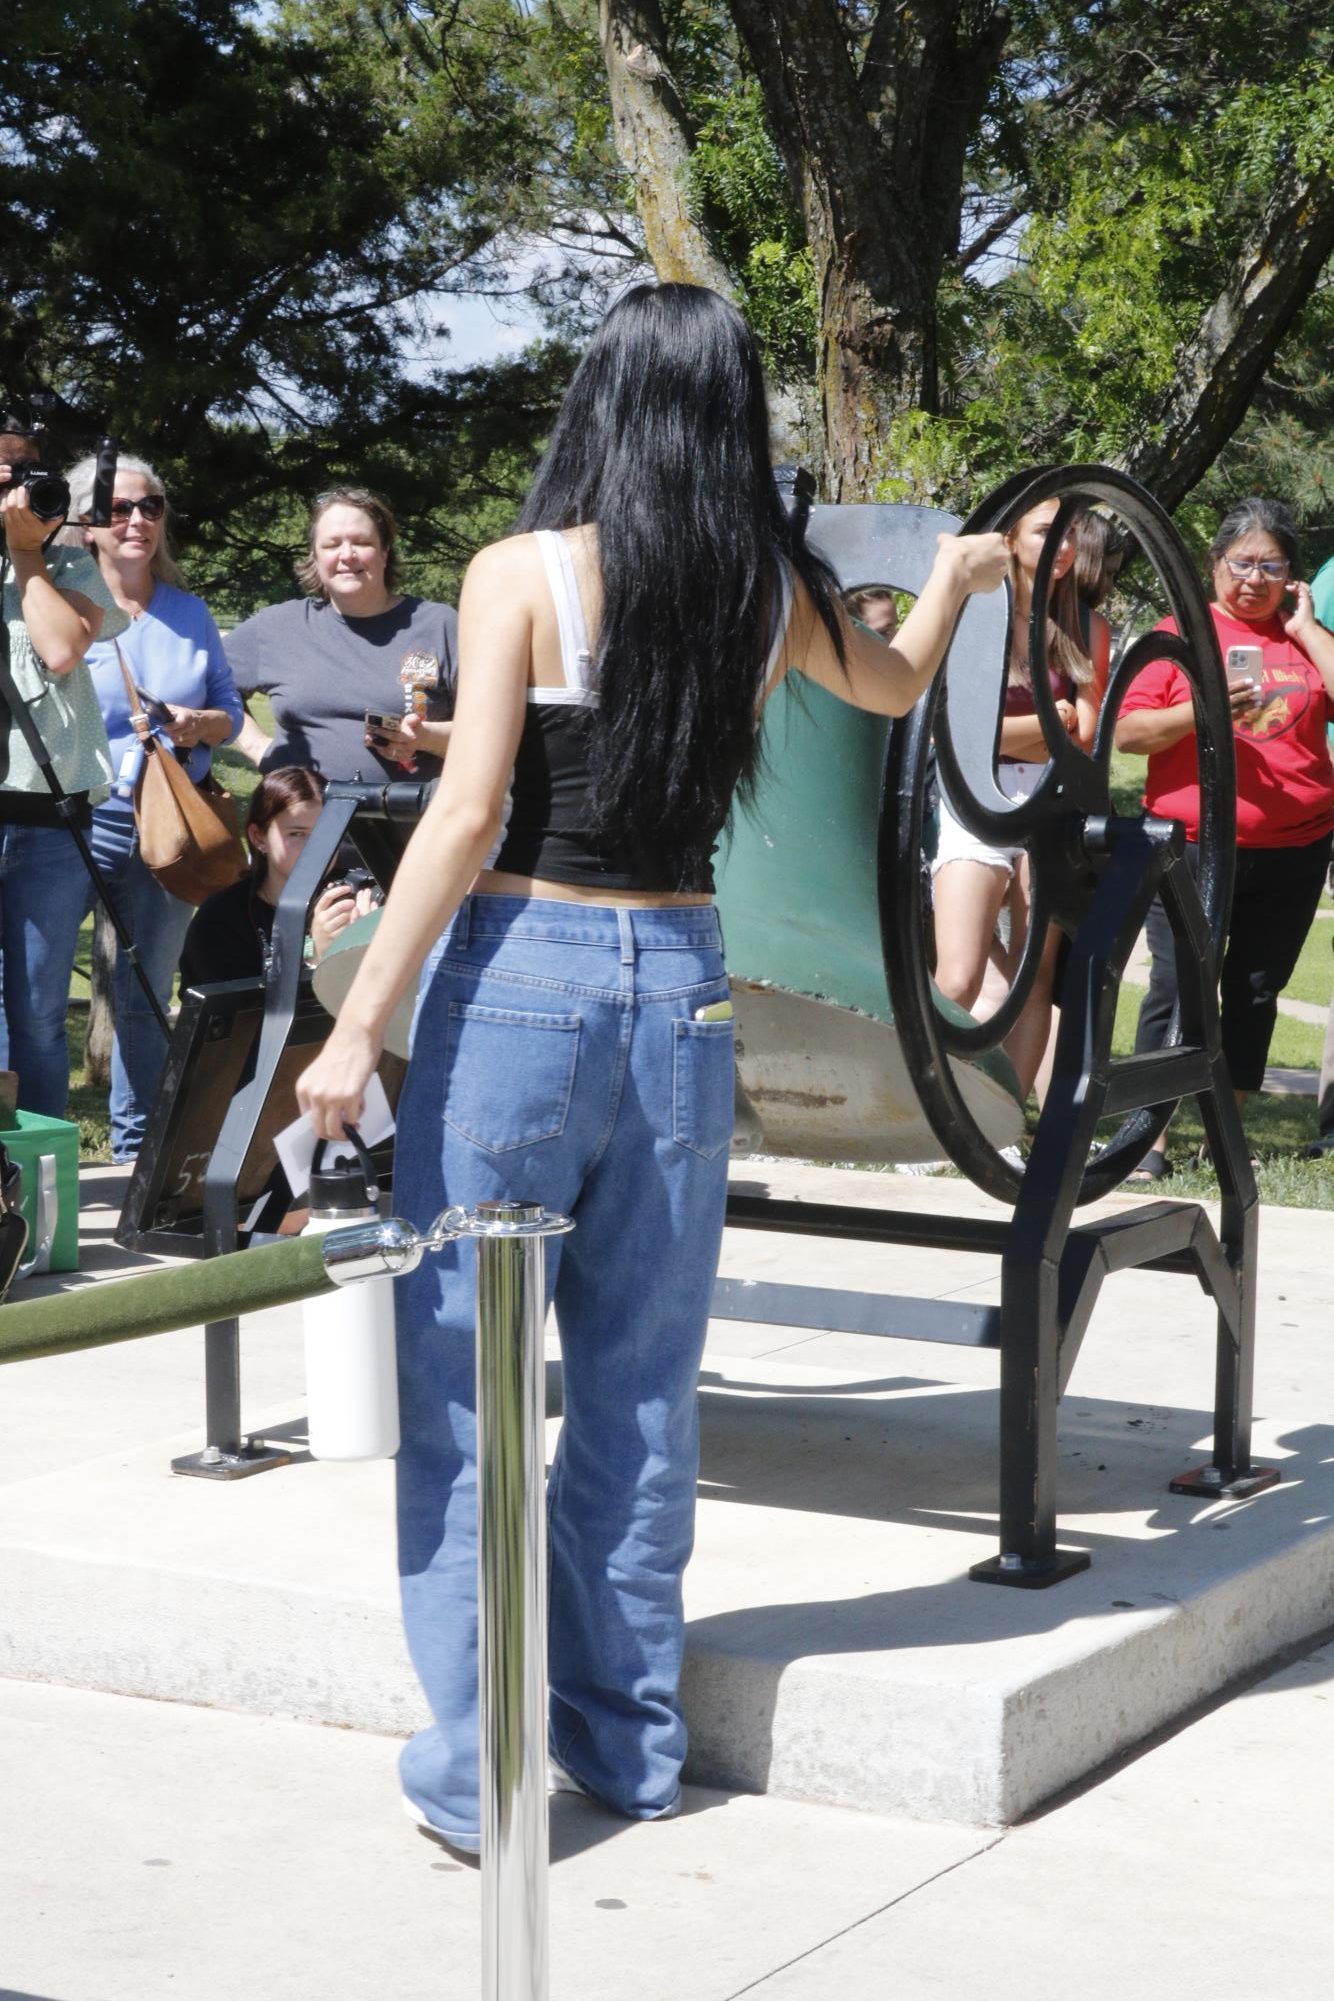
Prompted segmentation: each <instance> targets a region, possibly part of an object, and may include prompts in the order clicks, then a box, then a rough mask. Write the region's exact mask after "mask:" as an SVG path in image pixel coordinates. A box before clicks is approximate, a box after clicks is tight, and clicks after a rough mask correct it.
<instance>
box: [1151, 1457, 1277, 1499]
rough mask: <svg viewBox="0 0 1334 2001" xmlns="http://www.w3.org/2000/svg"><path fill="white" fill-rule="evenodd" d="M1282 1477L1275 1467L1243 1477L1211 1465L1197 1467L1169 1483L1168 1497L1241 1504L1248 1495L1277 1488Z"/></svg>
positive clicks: (1259, 1468) (1255, 1469) (1256, 1469)
mask: <svg viewBox="0 0 1334 2001" xmlns="http://www.w3.org/2000/svg"><path fill="white" fill-rule="evenodd" d="M1282 1478H1283V1475H1282V1474H1281V1473H1280V1472H1279V1470H1278V1468H1277V1466H1251V1467H1248V1468H1247V1470H1246V1472H1244V1473H1228V1472H1227V1471H1225V1469H1224V1468H1223V1467H1221V1466H1214V1465H1212V1464H1210V1465H1207V1466H1196V1467H1194V1468H1193V1469H1192V1471H1191V1472H1189V1473H1180V1474H1178V1475H1177V1477H1176V1479H1175V1480H1169V1481H1168V1483H1167V1491H1168V1492H1169V1493H1170V1494H1194V1495H1196V1496H1197V1497H1198V1498H1199V1499H1200V1500H1203V1501H1244V1500H1245V1499H1246V1497H1247V1495H1248V1494H1261V1493H1263V1492H1264V1490H1265V1488H1266V1487H1276V1486H1277V1485H1278V1483H1279V1481H1280V1480H1281V1479H1282Z"/></svg>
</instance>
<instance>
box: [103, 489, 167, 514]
mask: <svg viewBox="0 0 1334 2001" xmlns="http://www.w3.org/2000/svg"><path fill="white" fill-rule="evenodd" d="M166 511H167V503H166V501H165V500H164V499H163V498H162V495H161V494H160V493H146V494H145V495H144V497H143V499H142V500H113V501H112V503H111V518H112V520H113V521H129V520H130V519H131V518H132V517H133V515H134V514H135V513H136V512H138V513H140V514H142V515H143V517H144V520H145V521H160V520H161V519H162V517H163V515H164V514H165V513H166Z"/></svg>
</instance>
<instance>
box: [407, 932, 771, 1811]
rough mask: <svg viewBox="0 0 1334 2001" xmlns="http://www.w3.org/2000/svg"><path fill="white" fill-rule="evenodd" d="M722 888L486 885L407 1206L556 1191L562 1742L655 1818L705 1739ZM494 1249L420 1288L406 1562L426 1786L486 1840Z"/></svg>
mask: <svg viewBox="0 0 1334 2001" xmlns="http://www.w3.org/2000/svg"><path fill="white" fill-rule="evenodd" d="M726 998H727V981H726V975H725V973H724V970H723V960H722V951H721V945H720V936H719V930H718V920H717V915H716V913H715V911H714V910H713V908H712V907H711V906H707V905H704V906H692V907H685V906H678V907H676V908H668V909H663V908H658V909H645V910H633V911H632V910H616V909H614V908H611V907H608V906H596V907H590V906H587V905H575V904H565V903H556V902H551V901H533V902H527V901H524V900H523V899H521V898H518V897H506V896H478V897H470V898H469V899H468V900H467V901H466V902H465V903H464V905H463V907H462V909H461V910H460V912H459V914H458V916H457V918H456V919H455V921H454V925H453V927H452V929H451V930H450V931H448V932H447V933H446V934H445V936H444V938H443V939H442V940H441V942H440V944H439V945H438V946H437V947H436V950H435V953H434V955H433V957H432V959H431V960H430V961H429V962H428V964H427V967H426V970H425V972H424V974H423V978H422V989H421V996H420V999H419V1002H418V1010H417V1019H416V1023H415V1026H414V1033H413V1051H412V1063H411V1067H410V1069H409V1072H408V1078H407V1083H406V1086H405V1088H404V1092H403V1096H402V1099H401V1101H400V1104H399V1111H398V1139H397V1159H396V1169H395V1191H394V1195H395V1200H394V1206H395V1211H396V1213H398V1214H401V1215H406V1216H408V1217H409V1218H410V1219H411V1220H412V1221H413V1222H415V1223H417V1224H419V1225H422V1226H425V1225H426V1224H428V1223H429V1222H431V1221H432V1220H433V1219H434V1217H435V1216H436V1214H437V1213H438V1211H439V1210H440V1209H442V1208H444V1207H445V1206H446V1205H447V1204H449V1203H462V1204H465V1205H471V1204H473V1203H476V1202H480V1201H489V1200H510V1201H526V1202H542V1203H544V1204H546V1206H547V1207H548V1208H549V1209H554V1210H559V1211H561V1212H563V1213H564V1214H565V1215H568V1216H571V1217H573V1219H574V1221H575V1224H576V1226H577V1227H576V1228H575V1230H574V1232H573V1234H572V1235H570V1236H567V1237H560V1238H553V1239H549V1240H548V1243H547V1283H548V1288H549V1295H550V1296H551V1297H554V1301H555V1308H556V1320H557V1326H558V1328H559V1332H560V1344H561V1356H562V1360H563V1364H564V1377H565V1416H564V1423H563V1425H562V1428H561V1433H560V1440H559V1444H558V1445H557V1448H556V1452H555V1455H554V1458H553V1461H552V1466H551V1474H550V1479H549V1481H548V1487H547V1519H548V1535H549V1552H550V1675H551V1747H552V1751H553V1754H554V1756H555V1757H556V1758H557V1759H558V1760H559V1762H560V1763H561V1764H562V1765H563V1766H564V1767H565V1769H566V1771H567V1772H569V1773H570V1775H571V1776H572V1777H573V1778H575V1779H576V1780H578V1782H579V1783H580V1784H581V1785H582V1786H584V1787H585V1788H586V1789H587V1790H588V1791H589V1792H590V1793H592V1794H594V1795H595V1796H596V1797H597V1798H598V1799H600V1800H603V1801H604V1802H606V1803H607V1804H608V1805H610V1806H612V1807H614V1808H616V1809H617V1810H618V1811H620V1812H621V1813H624V1814H627V1815H629V1816H630V1817H631V1818H634V1819H643V1820H648V1819H655V1818H657V1817H658V1816H660V1815H662V1814H665V1813H670V1812H671V1811H673V1809H674V1808H675V1806H676V1803H677V1796H678V1793H679V1790H680V1771H681V1764H682V1761H683V1759H684V1757H685V1746H686V1733H685V1724H684V1721H683V1719H682V1716H681V1710H680V1704H679V1700H678V1693H677V1690H678V1683H679V1679H680V1672H681V1656H682V1648H683V1639H684V1621H683V1615H682V1607H681V1578H682V1573H683V1572H684V1570H685V1566H686V1562H687V1560H688V1558H689V1556H690V1551H691V1547H692V1543H693V1539H694V1515H695V1479H696V1471H697V1466H698V1456H699V1452H698V1420H697V1413H696V1377H697V1375H698V1370H699V1360H700V1355H701V1353H702V1351H703V1346H704V1335H705V1330H706V1326H707V1321H708V1310H709V1300H710V1295H711V1291H712V1285H713V1278H714V1273H715V1271H716V1269H717V1263H718V1250H719V1245H720V1243H721V1240H722V1227H723V1212H724V1208H725V1204H726V1197H727V1162H728V1148H729V1142H730V1139H731V1131H732V1107H733V1067H732V1024H731V1022H730V1021H722V1022H704V1021H700V1020H698V1019H697V1018H696V1016H697V1011H698V1010H699V1009H700V1008H703V1007H706V1006H708V1005H710V1004H712V1003H713V1002H716V1001H721V1000H725V999H726ZM474 1272H475V1253H474V1249H473V1246H472V1245H471V1244H468V1243H462V1244H455V1245H451V1246H449V1247H448V1248H447V1249H446V1250H445V1251H444V1253H443V1254H442V1255H440V1256H437V1257H430V1258H427V1259H426V1260H425V1262H424V1263H423V1265H422V1266H421V1268H420V1269H419V1270H418V1271H417V1272H415V1273H413V1274H412V1276H411V1277H409V1278H405V1279H401V1280H400V1281H399V1290H398V1350H399V1387H400V1401H401V1405H402V1432H403V1442H402V1445H401V1446H400V1448H399V1454H398V1462H397V1465H398V1525H399V1569H400V1572H401V1578H402V1592H403V1614H404V1622H405V1626H406V1629H407V1638H408V1645H409V1648H410V1650H411V1653H412V1658H413V1662H414V1664H415V1666H416V1669H417V1673H418V1675H419V1676H420V1678H421V1682H422V1686H423V1688H424V1689H425V1691H426V1695H427V1699H428V1701H429V1703H430V1707H431V1713H432V1716H433V1717H434V1722H433V1723H432V1724H431V1726H430V1727H429V1728H428V1729H426V1730H423V1731H422V1732H421V1733H420V1734H419V1735H418V1736H416V1737H414V1738H413V1739H412V1741H411V1742H410V1743H409V1744H408V1745H407V1747H406V1748H405V1750H404V1752H403V1758H402V1775H403V1784H404V1790H405V1792H406V1793H407V1795H408V1797H409V1799H410V1800H411V1801H412V1802H413V1803H414V1804H415V1805H416V1806H417V1807H418V1808H419V1809H420V1810H421V1811H422V1812H423V1813H425V1815H426V1817H427V1819H428V1820H430V1821H431V1822H432V1823H433V1824H434V1825H435V1826H437V1827H438V1828H440V1829H441V1830H442V1831H443V1832H444V1833H446V1834H447V1835H449V1836H450V1837H451V1838H452V1839H456V1840H458V1841H459V1842H460V1845H462V1846H476V1843H477V1840H478V1819H479V1806H478V1784H479V1778H478V1764H479V1746H478V1723H477V1569H476V1566H477V1537H476V1425H475V1398H474V1363H473V1318H474Z"/></svg>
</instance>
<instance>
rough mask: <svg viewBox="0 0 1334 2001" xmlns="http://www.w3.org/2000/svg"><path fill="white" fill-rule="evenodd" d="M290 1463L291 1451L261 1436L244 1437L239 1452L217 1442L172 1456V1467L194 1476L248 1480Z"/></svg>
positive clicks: (176, 1470)
mask: <svg viewBox="0 0 1334 2001" xmlns="http://www.w3.org/2000/svg"><path fill="white" fill-rule="evenodd" d="M291 1463H292V1455H291V1453H290V1452H285V1451H284V1450H283V1449H282V1447H281V1446H275V1445H268V1444H266V1443H265V1441H264V1440H263V1439H262V1438H247V1439H246V1440H244V1442H243V1443H242V1446H241V1449H240V1451H239V1452H224V1450H223V1449H222V1447H221V1446H220V1445H206V1446H205V1447H204V1449H203V1451H202V1452H187V1453H186V1455H185V1457H184V1458H183V1459H173V1460H172V1462H171V1470H172V1472H173V1473H184V1474H187V1475H188V1476H189V1477H190V1478H191V1479H195V1480H248V1479H249V1478H250V1475H251V1474H252V1473H267V1472H269V1471H270V1470H271V1469H272V1468H273V1467H275V1466H290V1465H291Z"/></svg>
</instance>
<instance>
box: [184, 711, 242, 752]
mask: <svg viewBox="0 0 1334 2001" xmlns="http://www.w3.org/2000/svg"><path fill="white" fill-rule="evenodd" d="M167 707H168V708H169V709H170V710H171V715H172V722H171V727H170V729H169V730H168V731H167V735H168V736H169V737H170V738H171V740H172V742H173V743H174V744H178V745H179V746H180V748H181V749H182V750H193V749H194V747H195V745H196V744H197V743H206V744H209V745H212V746H216V745H218V744H220V743H227V742H228V741H229V740H230V739H231V737H232V735H233V734H234V732H235V729H236V724H235V723H234V722H233V721H232V719H231V717H230V716H229V715H228V713H227V711H226V709H186V708H183V707H182V706H181V704H180V703H179V702H168V703H167Z"/></svg>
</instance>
